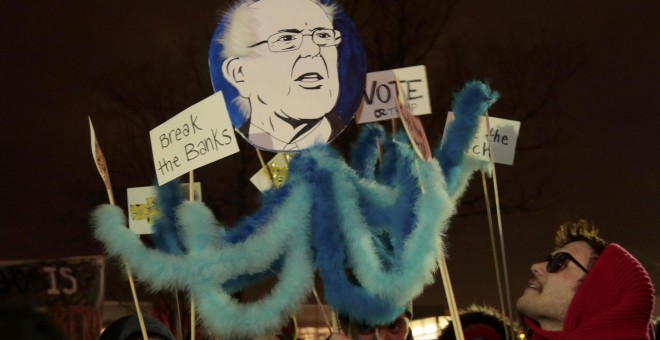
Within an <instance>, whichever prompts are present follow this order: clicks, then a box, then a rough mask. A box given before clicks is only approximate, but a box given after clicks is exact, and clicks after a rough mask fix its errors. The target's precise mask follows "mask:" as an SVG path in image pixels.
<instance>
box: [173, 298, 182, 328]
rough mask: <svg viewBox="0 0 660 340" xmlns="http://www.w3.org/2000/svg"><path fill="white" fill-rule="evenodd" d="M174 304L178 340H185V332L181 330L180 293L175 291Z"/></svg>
mask: <svg viewBox="0 0 660 340" xmlns="http://www.w3.org/2000/svg"><path fill="white" fill-rule="evenodd" d="M174 303H175V304H176V324H175V328H176V336H177V339H178V340H183V330H182V329H181V305H180V304H179V291H178V290H175V291H174Z"/></svg>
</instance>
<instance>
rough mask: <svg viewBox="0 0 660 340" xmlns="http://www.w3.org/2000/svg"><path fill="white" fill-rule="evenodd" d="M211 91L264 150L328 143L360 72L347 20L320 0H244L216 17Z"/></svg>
mask: <svg viewBox="0 0 660 340" xmlns="http://www.w3.org/2000/svg"><path fill="white" fill-rule="evenodd" d="M209 66H210V70H211V79H212V82H213V87H214V90H215V91H222V92H223V96H224V97H225V101H226V102H227V106H228V111H229V116H230V118H231V120H232V124H233V125H234V128H235V129H236V131H238V132H239V133H240V134H241V135H242V136H243V137H244V138H246V139H247V140H248V141H249V142H250V143H251V144H252V145H254V146H255V147H257V148H259V149H262V150H267V151H274V152H277V151H299V150H302V149H305V148H307V147H309V146H311V145H314V144H317V143H329V142H330V141H332V140H333V139H334V138H335V137H336V136H337V135H338V134H339V133H340V132H341V131H342V130H343V129H344V128H345V127H346V125H347V124H348V123H350V121H351V119H352V118H353V116H354V115H355V113H356V111H357V110H358V109H359V106H360V102H361V99H362V92H363V89H364V81H365V76H366V62H365V58H364V52H363V49H362V44H361V41H360V39H359V35H358V34H357V32H356V30H355V27H354V25H353V23H352V21H351V20H350V19H349V18H348V17H347V16H346V14H345V13H343V12H342V11H341V10H340V9H339V8H338V7H337V6H336V5H335V4H332V3H331V2H330V1H324V0H247V1H241V2H239V3H238V4H237V5H235V6H234V7H233V8H232V9H231V10H230V11H228V12H227V13H226V14H225V15H224V16H223V18H222V20H221V21H220V23H219V24H218V27H217V29H216V31H215V34H214V36H213V40H212V42H211V48H210V50H209Z"/></svg>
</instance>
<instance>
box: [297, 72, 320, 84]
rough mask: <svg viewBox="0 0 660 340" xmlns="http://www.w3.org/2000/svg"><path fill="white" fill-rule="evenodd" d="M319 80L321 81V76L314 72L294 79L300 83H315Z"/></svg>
mask: <svg viewBox="0 0 660 340" xmlns="http://www.w3.org/2000/svg"><path fill="white" fill-rule="evenodd" d="M319 80H323V76H321V75H320V74H318V73H316V72H307V73H303V74H302V75H300V77H298V78H296V81H302V82H315V81H319Z"/></svg>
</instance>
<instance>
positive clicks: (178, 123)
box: [149, 92, 238, 185]
mask: <svg viewBox="0 0 660 340" xmlns="http://www.w3.org/2000/svg"><path fill="white" fill-rule="evenodd" d="M149 135H150V137H151V149H152V152H153V157H154V166H155V167H156V175H157V177H158V184H159V185H163V184H165V183H167V182H169V181H171V180H173V179H175V178H177V177H179V176H181V175H183V174H185V173H187V172H189V171H191V170H194V169H197V168H199V167H201V166H204V165H206V164H209V163H211V162H214V161H217V160H218V159H221V158H224V157H227V156H229V155H231V154H234V153H236V152H238V144H237V143H236V136H235V135H234V128H233V127H232V125H231V121H230V120H229V114H228V113H227V108H226V106H225V101H224V98H223V97H222V93H221V92H217V93H215V94H214V95H212V96H210V97H208V98H206V99H204V100H202V101H201V102H199V103H197V104H195V105H193V106H191V107H189V108H188V109H186V110H185V111H183V112H181V113H179V114H178V115H176V116H174V117H172V118H171V119H170V120H168V121H167V122H165V123H163V124H161V125H160V126H158V127H156V128H155V129H153V130H151V132H150V133H149Z"/></svg>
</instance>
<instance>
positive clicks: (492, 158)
mask: <svg viewBox="0 0 660 340" xmlns="http://www.w3.org/2000/svg"><path fill="white" fill-rule="evenodd" d="M485 115H486V131H487V135H488V138H486V140H487V141H488V147H489V148H490V149H489V150H490V153H489V158H490V165H491V167H492V168H491V169H492V170H493V193H494V194H495V212H496V213H497V226H498V229H499V233H500V234H499V236H500V250H501V253H502V268H503V270H504V288H505V290H506V298H507V303H508V306H509V311H512V310H513V307H511V289H509V275H508V274H507V273H508V272H509V270H508V269H507V265H506V251H505V247H504V231H503V228H502V211H501V209H500V196H499V190H498V188H497V173H496V172H495V150H493V144H492V143H491V140H490V122H489V119H488V111H486V113H485ZM505 316H506V315H505ZM510 331H511V337H512V338H513V339H515V334H514V332H513V327H510Z"/></svg>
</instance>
